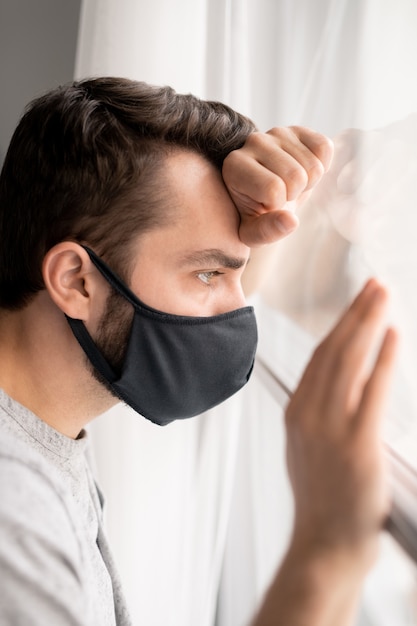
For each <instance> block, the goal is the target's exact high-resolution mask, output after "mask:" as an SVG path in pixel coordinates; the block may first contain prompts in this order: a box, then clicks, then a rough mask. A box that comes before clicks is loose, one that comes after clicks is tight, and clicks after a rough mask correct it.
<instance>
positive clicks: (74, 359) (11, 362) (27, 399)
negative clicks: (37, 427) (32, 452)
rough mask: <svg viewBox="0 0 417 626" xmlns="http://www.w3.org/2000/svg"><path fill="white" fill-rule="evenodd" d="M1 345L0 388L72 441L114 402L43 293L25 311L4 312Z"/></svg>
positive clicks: (61, 315)
mask: <svg viewBox="0 0 417 626" xmlns="http://www.w3.org/2000/svg"><path fill="white" fill-rule="evenodd" d="M0 346H1V354H2V358H1V360H0V387H2V388H3V389H4V391H5V392H6V393H7V394H8V395H9V396H11V397H12V398H13V399H14V400H16V401H17V402H19V403H20V404H22V405H24V406H25V407H26V408H28V409H29V410H31V411H32V412H33V413H35V415H37V416H38V417H39V418H40V419H42V420H43V421H44V422H46V423H47V424H49V425H50V426H52V427H53V428H54V429H55V430H57V431H59V432H60V433H62V434H64V435H66V436H68V437H72V438H76V437H77V436H78V435H79V433H80V432H81V430H82V429H83V428H84V426H85V425H86V424H87V423H88V422H89V421H91V420H92V419H94V418H95V417H96V416H97V415H99V414H100V413H103V412H104V411H106V410H108V409H109V408H110V407H111V406H113V405H114V404H115V403H116V400H115V399H114V398H113V397H112V396H111V395H110V394H109V392H107V391H106V390H105V389H104V387H103V386H102V385H100V384H99V383H98V382H97V381H96V380H95V379H94V378H93V376H92V375H91V373H90V370H89V367H88V365H87V361H86V357H85V356H84V353H83V351H82V349H81V347H80V346H79V345H78V342H77V341H76V339H75V338H74V336H73V334H72V332H71V329H70V327H69V325H68V323H67V321H66V319H65V316H64V315H63V313H62V312H61V311H59V309H57V308H56V307H55V306H54V305H53V303H52V302H51V301H50V299H49V297H48V295H47V294H46V293H45V292H42V293H40V294H38V295H37V296H36V298H35V299H34V300H33V302H31V303H30V304H29V305H28V306H27V307H26V308H25V309H23V310H21V311H16V312H14V311H13V312H5V311H2V312H1V313H0Z"/></svg>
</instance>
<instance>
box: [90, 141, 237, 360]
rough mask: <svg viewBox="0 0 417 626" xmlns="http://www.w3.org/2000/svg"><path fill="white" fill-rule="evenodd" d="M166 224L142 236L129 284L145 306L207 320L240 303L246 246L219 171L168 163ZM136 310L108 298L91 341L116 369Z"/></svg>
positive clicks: (186, 160) (184, 156) (190, 158)
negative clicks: (168, 216)
mask: <svg viewBox="0 0 417 626" xmlns="http://www.w3.org/2000/svg"><path fill="white" fill-rule="evenodd" d="M166 167H167V169H166V177H165V178H164V182H163V184H164V185H167V189H166V190H165V196H166V197H167V198H169V201H170V206H169V212H170V216H171V215H174V219H169V220H167V224H166V226H162V227H159V228H156V229H154V230H152V231H150V232H147V233H144V234H142V235H140V236H139V238H138V240H137V243H136V245H135V248H134V250H135V252H134V254H135V256H136V258H135V260H134V262H133V271H132V274H131V280H130V282H129V287H130V289H131V290H132V291H133V292H134V293H135V294H136V295H137V296H138V298H139V299H140V300H142V301H143V302H144V303H145V304H147V305H148V306H151V307H153V308H155V309H158V310H160V311H164V312H167V313H173V314H176V315H190V316H203V317H206V316H210V315H218V314H220V313H225V312H227V311H231V310H233V309H237V308H239V307H242V306H244V305H245V298H244V295H243V291H242V286H241V277H242V273H243V271H244V268H245V266H246V263H247V261H248V258H249V248H248V247H247V246H245V245H244V244H243V243H242V242H241V241H240V239H239V236H238V228H239V215H238V212H237V210H236V207H235V206H234V204H233V202H232V200H231V198H230V196H229V194H228V192H227V190H226V187H225V185H224V183H223V180H222V177H221V174H220V172H219V171H218V170H217V169H216V168H215V167H214V166H213V165H211V164H210V163H208V162H207V161H206V160H205V159H203V158H202V157H200V156H199V155H197V154H195V153H192V152H180V153H177V154H175V155H173V156H172V157H170V158H169V159H168V162H167V166H166ZM132 315H133V311H132V307H131V305H129V304H128V303H127V301H126V300H124V299H123V298H122V297H121V296H120V295H118V294H112V295H111V296H110V297H109V300H108V303H107V307H106V311H105V313H104V314H103V316H102V318H101V321H100V325H99V329H98V333H97V337H96V341H97V344H98V346H99V348H100V349H101V350H102V352H103V354H104V355H105V356H106V358H107V359H108V361H109V362H110V363H111V364H112V365H113V367H114V368H115V369H116V371H120V368H121V365H122V363H123V356H124V352H125V347H126V344H127V341H128V337H129V330H130V324H131V319H132Z"/></svg>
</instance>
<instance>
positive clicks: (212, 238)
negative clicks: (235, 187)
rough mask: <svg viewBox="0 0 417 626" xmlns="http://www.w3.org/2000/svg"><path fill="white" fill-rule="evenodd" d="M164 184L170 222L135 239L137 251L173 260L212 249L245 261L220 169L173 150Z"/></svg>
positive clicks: (244, 248) (235, 215) (246, 250)
mask: <svg viewBox="0 0 417 626" xmlns="http://www.w3.org/2000/svg"><path fill="white" fill-rule="evenodd" d="M163 184H164V185H165V186H166V189H165V193H164V196H165V202H166V203H167V209H168V214H169V216H170V219H168V220H167V222H166V223H165V224H162V225H160V226H159V227H157V228H155V229H154V230H152V231H149V232H147V233H144V234H143V235H141V237H140V242H139V249H140V251H141V252H144V248H148V249H149V246H151V247H153V250H154V254H157V253H158V254H165V255H171V257H172V261H179V260H180V259H181V258H184V259H185V258H188V259H190V258H192V257H193V254H194V253H199V252H201V251H204V250H217V251H221V252H223V253H224V254H225V255H228V256H230V257H236V258H241V259H243V260H247V258H248V256H249V248H248V247H247V246H245V245H244V244H243V243H242V242H241V241H240V239H239V223H240V218H239V214H238V211H237V209H236V207H235V205H234V204H233V202H232V200H231V198H230V196H229V193H228V191H227V189H226V187H225V185H224V183H223V179H222V176H221V173H220V172H219V170H218V169H217V168H216V167H215V166H214V165H212V164H211V163H209V162H208V161H207V160H206V159H205V158H203V157H202V156H200V155H198V154H196V153H193V152H185V151H181V152H176V153H174V154H171V155H170V156H169V157H168V158H167V161H166V167H165V171H164V177H163Z"/></svg>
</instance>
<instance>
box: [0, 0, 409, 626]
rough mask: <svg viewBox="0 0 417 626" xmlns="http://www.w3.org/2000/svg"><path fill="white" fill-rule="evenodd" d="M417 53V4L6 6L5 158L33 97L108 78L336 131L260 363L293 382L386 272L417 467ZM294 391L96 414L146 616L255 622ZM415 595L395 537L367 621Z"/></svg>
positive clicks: (132, 577) (285, 526)
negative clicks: (171, 413)
mask: <svg viewBox="0 0 417 626" xmlns="http://www.w3.org/2000/svg"><path fill="white" fill-rule="evenodd" d="M416 65H417V4H416V3H415V1H414V0H396V1H395V2H394V0H315V1H314V3H313V2H311V1H309V0H152V2H151V1H150V0H71V1H70V2H68V0H0V84H1V92H0V99H1V100H0V101H1V118H0V161H1V160H2V159H3V158H4V154H5V152H6V150H7V145H8V142H9V140H10V137H11V134H12V132H13V130H14V127H15V126H16V124H17V122H18V119H19V117H20V115H21V113H22V111H23V108H24V106H25V105H26V103H27V102H28V101H29V100H30V99H32V98H33V97H35V96H37V95H39V94H40V93H42V92H43V91H45V90H46V89H49V88H52V87H55V86H57V85H59V84H62V83H65V82H67V81H70V80H72V79H73V78H74V77H75V78H82V77H86V76H97V75H118V76H126V77H130V78H134V79H138V80H145V81H148V82H151V83H154V84H170V85H172V86H173V87H174V88H175V89H176V90H177V91H180V92H193V93H195V94H196V95H198V96H201V97H203V98H210V99H218V100H222V101H224V102H226V103H227V104H229V105H231V106H233V107H234V108H236V109H238V110H239V111H241V112H242V113H245V114H246V115H248V116H250V117H251V118H252V119H254V121H255V122H256V124H257V126H258V127H259V128H260V129H261V130H268V129H269V128H270V127H272V126H278V125H290V124H301V125H306V126H310V127H312V128H315V129H316V130H319V131H321V132H323V133H326V134H328V135H329V136H331V137H332V138H333V139H334V141H335V149H336V153H335V159H334V161H333V165H332V168H331V170H330V172H329V173H328V174H327V175H326V177H325V178H324V180H323V182H322V183H321V184H320V186H319V187H318V188H317V189H316V190H315V191H314V193H313V194H312V196H311V197H310V199H309V201H308V202H307V203H306V204H305V205H304V206H303V207H302V209H301V210H300V215H299V217H300V220H301V225H300V227H299V229H298V231H297V232H296V233H295V234H294V235H292V236H291V237H290V238H289V239H288V240H285V241H284V242H282V243H280V244H279V246H277V247H276V249H275V250H273V253H271V256H270V258H269V261H268V263H267V264H266V265H265V267H264V269H263V272H262V281H261V284H260V285H259V289H258V292H257V293H256V294H253V295H251V302H252V303H253V304H254V305H255V306H256V309H257V315H258V320H259V329H260V346H259V359H260V361H262V362H263V363H264V364H266V365H267V366H268V367H269V368H270V369H271V370H272V371H273V372H274V374H275V376H276V377H278V378H279V379H280V380H281V381H282V382H283V383H284V385H285V386H286V387H288V388H289V389H293V388H294V387H295V385H296V383H297V380H298V378H299V376H300V374H301V372H302V369H303V367H304V365H305V363H306V361H307V360H308V358H309V355H310V354H311V351H312V350H313V349H314V346H315V345H316V343H317V341H318V340H319V339H320V338H321V337H322V336H323V334H324V333H326V332H327V330H328V329H329V328H330V327H331V325H332V324H333V323H334V321H335V319H336V318H337V317H338V315H339V314H340V312H341V311H342V310H343V308H344V307H345V306H346V304H347V303H348V302H349V301H350V300H351V299H352V297H353V296H354V295H355V294H356V292H357V291H358V290H359V288H360V287H361V286H362V284H363V283H364V281H365V280H366V278H367V277H368V276H370V275H375V276H377V277H378V278H379V279H380V280H382V281H383V282H384V283H385V284H387V286H388V287H389V289H390V292H391V296H392V297H391V311H390V317H391V319H392V322H393V323H395V324H396V325H397V326H398V328H399V330H400V333H401V336H402V342H401V353H400V362H399V367H398V372H397V377H396V381H395V386H394V392H393V394H392V401H391V405H390V408H389V411H388V414H387V416H386V420H385V429H384V440H385V442H386V445H387V447H389V449H390V450H392V451H394V452H395V454H396V455H398V456H399V457H400V458H401V459H402V460H403V461H404V462H405V463H406V464H407V465H408V467H409V468H410V471H411V473H413V472H415V471H417V421H416V404H417V384H416V373H417V327H416V324H415V319H416V318H417V296H416V289H415V284H416V275H417V245H416V242H415V237H416V232H417V228H416V226H417V219H416V209H417V206H416V181H417V149H416V139H417V81H416V79H415V76H416ZM285 402H286V398H285V395H284V396H282V397H280V396H279V394H278V395H277V394H275V393H274V392H273V391H272V393H271V389H270V388H269V387H268V385H266V384H265V379H264V378H263V376H262V375H260V374H258V373H257V372H255V375H254V376H253V378H252V380H251V382H250V383H249V385H248V386H247V387H246V388H244V389H243V390H242V392H240V393H239V394H237V395H236V396H234V397H233V398H231V399H230V400H229V401H227V402H226V403H224V404H223V405H221V406H220V407H218V408H217V409H215V410H212V411H210V412H209V413H208V414H206V415H203V416H201V417H198V418H195V419H193V420H191V421H185V422H183V423H174V424H172V425H170V426H168V427H166V428H163V429H161V428H159V427H156V426H154V425H153V424H150V423H149V422H147V421H146V420H143V419H141V418H140V417H138V416H137V415H135V414H133V412H132V411H130V410H129V409H127V408H124V407H116V408H115V409H114V410H112V411H110V412H109V413H107V414H106V415H104V416H103V417H102V418H101V419H100V420H98V421H97V422H96V423H95V424H94V425H93V426H92V429H91V430H92V438H93V444H94V452H95V462H96V466H97V474H98V479H99V482H100V484H101V486H102V487H103V489H104V492H105V494H106V497H107V506H106V517H107V528H108V534H109V536H110V539H111V542H112V544H113V548H114V552H115V557H116V561H117V562H118V565H119V569H120V571H121V576H122V579H123V581H124V584H125V589H126V595H127V598H128V601H129V604H130V606H131V610H132V614H133V618H134V623H135V624H136V623H137V624H146V625H147V626H160V625H164V626H195V625H196V624H198V626H244V625H245V624H248V623H249V620H250V616H251V615H252V614H253V612H254V610H255V608H256V606H257V604H258V603H259V601H260V599H261V597H262V595H263V593H264V591H265V588H266V586H267V585H268V582H269V580H270V578H271V576H272V574H273V572H274V571H275V570H276V568H277V566H278V564H279V561H280V559H281V558H282V556H283V554H284V552H285V549H286V546H287V543H288V539H289V535H290V532H291V523H292V499H291V493H290V489H289V485H288V479H287V474H286V467H285V458H284V457H285V436H284V431H283V423H282V414H283V408H284V407H285ZM416 484H417V482H416ZM415 502H417V499H416V500H415ZM414 504H415V503H414ZM407 506H409V507H412V506H413V503H411V504H409V503H407ZM415 519H416V520H417V515H416V518H415ZM416 601H417V588H416V570H415V567H414V565H413V564H412V563H411V561H410V560H409V559H408V557H407V556H406V555H405V554H404V553H403V552H402V550H401V549H400V548H399V547H398V546H397V545H396V544H395V543H394V542H393V541H392V539H391V538H390V537H389V536H384V538H383V542H382V550H381V556H380V559H379V560H378V562H377V564H376V566H375V568H374V569H373V571H372V572H371V573H370V575H369V577H368V579H367V581H366V584H365V587H364V592H363V598H362V602H361V609H360V614H359V616H358V623H357V626H385V625H387V626H410V625H416V624H417V609H416Z"/></svg>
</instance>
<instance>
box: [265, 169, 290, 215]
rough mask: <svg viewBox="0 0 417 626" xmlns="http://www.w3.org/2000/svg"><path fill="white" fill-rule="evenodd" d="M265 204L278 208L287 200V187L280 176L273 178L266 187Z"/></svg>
mask: <svg viewBox="0 0 417 626" xmlns="http://www.w3.org/2000/svg"><path fill="white" fill-rule="evenodd" d="M264 198H265V204H267V205H268V206H271V207H272V206H273V207H275V208H278V207H280V206H282V205H283V204H285V202H286V200H287V186H286V184H285V182H284V181H283V180H282V178H281V177H280V176H271V177H270V178H269V180H268V181H267V182H265V185H264Z"/></svg>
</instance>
